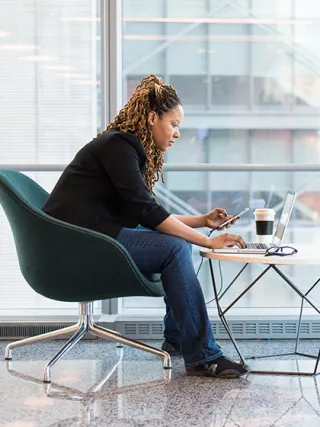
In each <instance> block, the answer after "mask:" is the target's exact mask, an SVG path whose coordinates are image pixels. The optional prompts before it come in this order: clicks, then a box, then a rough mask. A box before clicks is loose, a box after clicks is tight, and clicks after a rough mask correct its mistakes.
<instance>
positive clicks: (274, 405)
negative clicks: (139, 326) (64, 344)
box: [0, 343, 320, 427]
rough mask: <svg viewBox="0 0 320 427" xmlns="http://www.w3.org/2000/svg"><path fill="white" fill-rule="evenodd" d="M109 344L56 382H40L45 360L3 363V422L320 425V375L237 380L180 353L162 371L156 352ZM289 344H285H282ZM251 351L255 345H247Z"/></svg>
mask: <svg viewBox="0 0 320 427" xmlns="http://www.w3.org/2000/svg"><path fill="white" fill-rule="evenodd" d="M108 345H109V344H107V346H106V345H104V346H103V347H101V348H102V349H103V350H109V351H108V352H107V351H105V355H107V356H105V358H101V359H95V360H90V359H85V358H82V359H81V358H80V357H79V358H77V359H74V360H72V359H67V360H62V361H61V362H60V364H59V368H56V371H55V373H54V378H55V380H56V381H55V382H52V383H51V384H44V383H43V382H42V371H43V364H44V363H43V361H38V360H14V361H13V362H6V363H5V362H0V383H1V385H2V390H3V391H7V393H5V392H3V393H2V394H0V414H1V418H0V426H1V427H40V426H41V427H49V426H55V427H65V426H72V427H73V426H81V427H82V426H91V427H98V426H108V427H109V426H114V427H144V426H146V427H147V426H148V427H153V426H157V427H162V426H163V427H171V426H172V427H173V426H174V427H194V426H197V427H204V426H205V427H310V426H317V425H320V392H319V381H320V378H318V377H298V376H275V375H252V374H250V375H248V376H247V377H245V378H241V379H235V380H218V379H211V378H196V377H187V376H185V371H184V368H183V363H182V360H181V359H174V360H173V369H172V372H171V370H163V365H162V360H160V359H157V358H154V357H153V356H152V355H151V356H149V355H147V356H146V355H145V354H139V352H132V351H131V350H130V351H129V350H128V349H126V348H125V347H124V353H123V349H118V350H117V351H118V353H116V350H115V348H114V346H112V345H110V347H108ZM242 345H245V343H242ZM259 345H261V346H262V347H263V346H264V344H263V343H260V344H259ZM267 345H268V344H266V345H265V349H266V348H267ZM80 346H81V344H80ZM286 346H287V344H286V343H285V344H284V346H283V350H285V349H286ZM89 347H90V348H89V350H90V351H88V353H90V354H94V353H93V352H92V349H93V348H94V349H97V348H99V349H101V348H100V347H99V346H98V347H95V346H94V345H93V344H92V345H91V344H90V345H89ZM82 348H84V347H82ZM247 350H251V349H249V345H248V348H247ZM262 350H263V348H262ZM280 350H282V349H280ZM80 351H81V349H80ZM82 354H83V355H84V354H85V353H84V352H83V353H82ZM96 354H98V353H96ZM99 354H100V355H101V352H100V353H99ZM252 362H253V364H254V365H255V367H259V366H263V367H264V368H270V367H271V368H272V369H276V370H279V369H280V370H281V369H291V368H292V366H293V365H294V366H295V367H297V368H298V369H306V368H307V366H306V365H305V364H306V363H308V361H305V360H297V359H294V360H270V359H268V360H256V361H252ZM310 363H312V362H310Z"/></svg>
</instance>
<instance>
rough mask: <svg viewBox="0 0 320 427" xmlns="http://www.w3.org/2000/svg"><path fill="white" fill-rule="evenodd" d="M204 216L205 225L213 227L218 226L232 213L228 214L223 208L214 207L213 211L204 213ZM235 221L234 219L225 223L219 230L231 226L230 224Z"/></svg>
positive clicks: (230, 216)
mask: <svg viewBox="0 0 320 427" xmlns="http://www.w3.org/2000/svg"><path fill="white" fill-rule="evenodd" d="M204 217H205V227H208V228H212V229H213V228H217V227H219V225H220V224H223V223H224V222H226V221H227V220H228V219H230V218H232V215H228V214H227V211H226V210H225V209H221V208H216V209H214V210H213V211H211V212H209V213H207V214H205V215H204ZM235 221H236V219H234V221H232V222H230V223H229V224H227V225H226V226H225V227H222V228H221V230H224V229H225V228H229V227H231V225H232V224H233V223H234V222H235Z"/></svg>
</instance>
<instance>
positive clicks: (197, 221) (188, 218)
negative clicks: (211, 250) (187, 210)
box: [172, 215, 206, 228]
mask: <svg viewBox="0 0 320 427" xmlns="http://www.w3.org/2000/svg"><path fill="white" fill-rule="evenodd" d="M172 216H173V217H175V218H177V219H178V220H179V221H181V222H182V223H183V224H185V225H187V226H188V227H191V228H201V227H205V226H206V221H205V217H204V215H172Z"/></svg>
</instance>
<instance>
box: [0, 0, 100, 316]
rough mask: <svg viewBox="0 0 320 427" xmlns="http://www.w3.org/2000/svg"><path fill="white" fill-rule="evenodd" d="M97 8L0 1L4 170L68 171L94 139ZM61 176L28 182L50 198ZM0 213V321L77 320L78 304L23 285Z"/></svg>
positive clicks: (38, 176)
mask: <svg viewBox="0 0 320 427" xmlns="http://www.w3.org/2000/svg"><path fill="white" fill-rule="evenodd" d="M99 4H100V2H99V1H92V0H81V1H79V2H74V1H72V0H63V1H62V0H58V1H55V2H52V1H49V0H42V1H36V0H26V1H12V2H11V1H0V29H1V31H0V64H1V67H0V99H1V104H0V163H1V164H9V163H13V164H48V163H54V164H57V163H58V164H66V163H68V162H69V161H71V160H72V158H73V157H74V155H75V153H76V152H77V151H78V149H80V147H81V146H83V145H84V144H85V143H87V142H88V141H90V140H91V139H92V137H93V136H95V135H96V133H97V130H98V129H99V128H100V107H99V104H100V102H99V99H100V82H99V80H100V71H99V64H100V57H99V55H100V49H99V44H100V41H99V35H100V30H99V20H100V18H99V17H100V12H99ZM60 174H61V172H55V173H45V172H43V173H42V172H41V173H30V174H29V175H30V176H31V177H32V178H33V179H35V180H36V181H37V182H39V184H40V185H43V186H44V187H45V188H46V189H47V191H50V190H51V189H52V187H53V185H54V184H55V182H56V181H57V180H58V177H59V175H60ZM0 209H1V211H0V234H1V239H0V241H1V246H0V293H1V296H2V298H1V300H0V317H1V318H5V319H8V317H10V316H21V317H25V316H42V315H43V316H48V315H50V314H54V315H67V314H77V305H76V304H71V303H59V302H56V301H52V300H49V299H45V298H43V297H41V296H40V295H38V294H36V293H35V292H34V291H33V290H32V289H31V288H30V287H29V286H28V285H27V284H26V282H25V280H24V279H23V278H22V275H21V273H20V270H19V265H18V261H17V256H16V252H15V248H14V242H13V237H12V233H11V230H10V228H9V224H8V222H7V219H6V217H5V215H4V212H3V211H2V208H0ZM100 306H101V304H100V303H98V304H97V307H100ZM98 312H99V310H98Z"/></svg>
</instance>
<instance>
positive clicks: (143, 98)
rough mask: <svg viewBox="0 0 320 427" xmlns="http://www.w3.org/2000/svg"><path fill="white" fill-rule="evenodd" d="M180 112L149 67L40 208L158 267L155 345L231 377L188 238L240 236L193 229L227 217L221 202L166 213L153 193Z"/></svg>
mask: <svg viewBox="0 0 320 427" xmlns="http://www.w3.org/2000/svg"><path fill="white" fill-rule="evenodd" d="M182 119H183V109H182V105H181V101H180V99H179V97H178V95H177V93H176V91H175V89H174V88H173V87H172V86H170V85H165V84H163V82H162V79H160V78H158V77H156V76H154V75H150V76H149V77H146V78H144V79H143V80H142V81H141V83H140V84H139V85H138V86H137V88H136V90H135V92H134V93H133V95H132V97H131V98H130V100H129V101H128V102H127V104H126V105H125V106H124V107H123V108H122V110H121V111H120V112H119V114H118V115H117V116H116V117H115V119H114V121H113V122H112V123H110V124H109V125H108V127H107V129H106V130H105V131H103V132H102V133H101V134H100V135H98V137H97V138H95V139H93V141H91V142H89V143H88V144H87V145H85V146H84V147H83V148H82V149H81V150H80V151H79V152H78V153H77V155H76V156H75V158H74V160H73V161H72V162H71V163H70V164H69V166H68V167H67V168H66V169H65V171H64V172H63V174H62V175H61V177H60V179H59V181H58V183H57V184H56V186H55V188H54V190H53V191H52V194H51V195H50V197H49V199H48V201H47V202H46V204H45V205H44V207H43V210H44V211H45V212H46V213H47V214H49V215H52V216H54V217H56V218H59V219H61V220H64V221H67V222H70V223H72V224H76V225H79V226H82V227H86V228H89V229H92V230H95V231H99V232H102V233H105V234H107V235H109V236H111V237H113V238H115V239H117V240H118V241H119V242H120V243H121V244H122V245H123V246H124V247H125V248H126V249H127V250H128V252H129V253H130V254H131V256H132V258H133V259H134V261H135V263H136V264H137V266H138V268H139V269H140V270H141V272H142V273H145V274H147V273H161V277H162V283H163V287H164V290H165V292H166V297H165V303H166V315H165V318H164V324H165V331H164V336H165V341H164V343H163V345H162V348H163V349H164V350H166V351H168V352H170V353H171V354H174V353H175V354H177V353H179V352H180V351H181V353H182V356H183V358H184V361H185V366H186V371H187V374H188V375H199V376H204V375H205V376H211V377H219V378H235V377H238V376H241V375H243V374H245V373H247V372H248V367H247V366H242V365H240V364H238V363H236V362H234V361H232V360H230V359H228V358H226V357H224V356H223V353H222V350H221V349H220V347H219V346H217V344H216V342H215V339H214V337H213V334H212V330H211V327H210V323H209V319H208V314H207V309H206V305H205V301H204V297H203V293H202V290H201V287H200V284H199V281H198V279H197V277H196V274H195V271H194V267H193V263H192V250H191V244H196V245H199V246H203V247H207V248H221V247H223V246H226V245H231V246H232V245H237V246H239V247H245V243H244V241H243V240H242V238H241V237H240V236H236V235H232V234H222V235H219V236H218V237H214V238H209V237H206V236H203V235H202V234H201V233H200V232H198V231H196V230H195V229H196V228H198V227H205V226H206V227H211V228H214V227H216V226H218V225H219V224H220V223H222V222H223V221H224V220H226V219H228V217H227V218H226V213H225V211H224V210H223V209H215V210H213V211H212V212H210V213H208V214H207V215H203V216H180V215H170V213H169V212H167V211H166V210H165V209H164V208H163V207H162V206H160V205H159V204H158V203H157V202H156V200H155V198H154V197H153V187H154V185H155V183H156V182H157V181H158V180H159V177H160V176H161V178H162V181H164V179H163V172H162V166H163V155H164V153H165V152H166V151H167V149H168V148H169V147H171V146H172V145H173V144H174V143H175V141H176V139H177V138H179V136H180V133H179V126H180V124H181V122H182Z"/></svg>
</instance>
